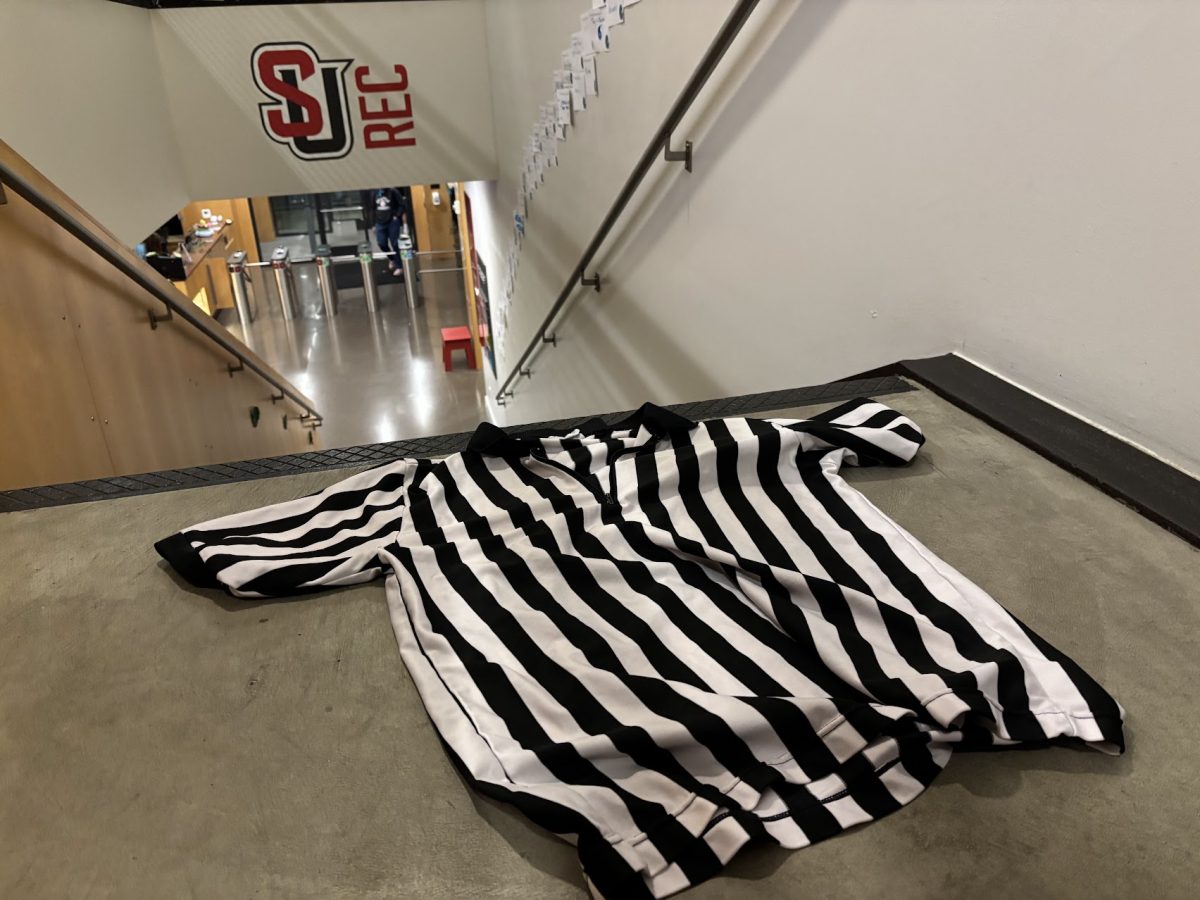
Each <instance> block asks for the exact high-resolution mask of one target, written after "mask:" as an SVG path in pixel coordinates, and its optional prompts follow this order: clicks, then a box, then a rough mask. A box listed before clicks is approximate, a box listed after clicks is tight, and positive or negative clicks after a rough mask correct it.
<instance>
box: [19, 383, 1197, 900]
mask: <svg viewBox="0 0 1200 900" xmlns="http://www.w3.org/2000/svg"><path fill="white" fill-rule="evenodd" d="M883 399H884V400H885V402H888V403H891V404H892V405H894V406H895V407H896V408H898V409H900V410H903V411H904V412H906V413H908V414H909V415H911V416H912V417H913V418H915V419H916V420H917V421H918V422H919V423H920V424H921V425H922V427H923V428H924V429H925V431H926V434H927V435H928V436H929V443H928V444H927V445H926V447H925V449H924V450H923V451H922V453H921V455H920V457H919V458H918V461H917V462H916V463H914V464H913V465H912V466H911V467H910V468H908V469H905V470H899V471H896V470H866V471H856V470H850V476H849V477H850V480H852V481H853V482H854V483H856V484H857V485H858V486H859V487H860V488H861V489H862V490H863V491H864V492H865V493H866V494H867V495H868V496H869V497H870V498H871V499H872V500H873V501H875V502H876V503H877V504H878V505H879V506H881V507H882V508H883V509H884V510H885V511H887V512H888V513H889V514H891V515H892V516H894V517H895V518H896V519H898V520H899V521H900V522H901V523H902V524H904V525H905V526H906V527H907V528H909V529H910V530H911V531H913V532H914V533H915V534H916V535H917V536H918V537H919V538H921V539H922V540H923V541H925V543H927V544H928V545H929V546H930V547H931V548H932V549H933V550H934V551H935V552H937V553H938V554H940V555H941V556H942V557H944V558H945V559H946V560H948V561H949V562H950V563H951V564H953V565H955V566H957V567H958V568H960V569H962V570H963V571H964V572H965V573H966V574H967V575H968V576H970V577H972V578H973V579H975V580H976V581H977V582H978V583H980V584H981V585H982V586H983V587H985V588H986V589H988V590H989V591H991V592H992V593H993V594H994V595H995V596H996V597H997V598H999V599H1000V600H1001V601H1002V602H1004V603H1005V604H1006V605H1008V606H1009V608H1010V609H1012V610H1013V611H1014V612H1015V613H1016V614H1017V615H1018V616H1020V617H1021V618H1022V619H1024V620H1025V621H1026V622H1027V623H1028V624H1029V625H1030V626H1032V627H1033V628H1035V629H1036V630H1037V631H1039V632H1040V633H1041V634H1042V635H1043V636H1045V637H1046V638H1047V639H1049V640H1050V641H1051V642H1053V643H1054V644H1056V645H1057V646H1058V647H1060V648H1061V649H1063V650H1064V651H1066V652H1067V653H1069V654H1070V655H1071V656H1073V657H1074V658H1075V659H1076V660H1077V661H1078V662H1079V663H1081V664H1082V665H1083V666H1084V667H1085V668H1086V669H1087V670H1088V671H1090V672H1091V673H1092V674H1093V675H1095V676H1096V677H1097V678H1098V679H1099V680H1100V681H1101V683H1103V684H1104V686H1105V687H1106V688H1108V689H1109V690H1110V691H1111V692H1112V693H1113V694H1114V695H1115V696H1116V697H1117V698H1118V699H1119V700H1120V701H1121V703H1122V704H1124V706H1125V707H1126V709H1127V710H1128V713H1129V730H1128V737H1129V748H1130V749H1129V752H1128V753H1127V754H1126V755H1125V756H1124V757H1121V758H1119V759H1114V758H1111V757H1106V756H1102V755H1100V754H1099V753H1092V752H1081V751H1076V750H1071V749H1065V748H1061V749H1059V748H1056V749H1050V750H1039V751H1036V752H1028V753H1023V752H1009V753H991V754H975V755H969V754H960V755H958V756H956V757H955V758H954V759H953V760H952V761H951V763H950V765H949V768H948V769H947V771H946V772H945V773H944V774H943V775H942V777H941V778H940V779H939V780H938V781H937V782H936V783H935V784H934V785H933V787H932V788H931V789H930V790H929V791H927V792H926V794H925V795H924V796H923V797H920V798H918V799H917V800H916V801H915V802H914V803H913V804H912V805H910V806H908V807H906V808H905V809H903V810H901V811H900V812H898V813H897V814H895V815H894V816H891V817H889V818H887V819H885V820H883V821H881V822H878V823H875V824H872V825H869V826H867V827H865V828H862V829H859V830H857V831H853V832H851V833H849V834H846V835H843V836H840V837H837V838H834V839H833V840H831V841H828V842H826V843H823V844H820V845H818V846H816V847H812V848H810V849H806V850H800V851H796V852H785V851H781V850H777V849H773V848H752V849H750V850H748V851H746V852H744V853H743V854H741V855H740V856H739V857H738V858H737V859H735V860H734V862H733V863H732V864H731V865H730V866H729V867H728V869H727V870H726V872H725V873H724V874H723V875H722V876H721V877H718V878H716V879H714V880H712V881H710V882H708V883H706V884H704V885H702V886H700V887H699V888H696V889H694V890H693V891H691V892H690V893H689V894H687V895H686V896H688V897H689V898H696V900H699V898H745V897H751V898H753V897H764V898H765V897H772V898H776V897H795V898H801V897H803V898H812V897H820V898H861V897H883V896H886V897H888V898H890V900H905V898H925V897H965V896H971V897H986V898H992V897H1013V898H1030V897H1068V898H1070V897H1079V898H1083V897H1122V898H1125V897H1137V898H1141V897H1154V898H1170V897H1189V896H1195V895H1196V885H1197V883H1200V858H1198V856H1197V851H1196V847H1197V838H1196V835H1197V833H1200V775H1198V774H1197V772H1198V768H1200V767H1198V766H1197V763H1198V762H1200V744H1198V742H1197V737H1196V722H1197V720H1198V719H1200V716H1198V713H1200V701H1198V700H1197V696H1198V694H1200V692H1198V691H1197V684H1200V653H1198V652H1197V651H1198V649H1200V648H1198V647H1197V643H1198V635H1200V603H1198V601H1200V588H1198V585H1200V552H1197V551H1196V550H1195V549H1193V548H1191V547H1190V546H1188V545H1186V544H1184V543H1183V542H1181V541H1179V540H1177V539H1176V538H1174V537H1172V536H1171V535H1169V534H1167V533H1166V532H1164V531H1162V530H1161V529H1159V528H1158V527H1157V526H1155V525H1153V524H1151V523H1149V522H1148V521H1146V520H1145V519H1143V518H1141V517H1140V516H1139V515H1138V514H1136V513H1134V512H1132V511H1131V510H1129V509H1127V508H1125V507H1124V506H1122V505H1121V504H1119V503H1117V502H1115V501H1113V500H1111V499H1109V498H1108V497H1106V496H1104V495H1103V494H1101V493H1099V492H1098V491H1096V490H1094V489H1092V488H1090V487H1088V486H1087V485H1085V484H1083V483H1082V482H1080V481H1078V480H1077V479H1075V478H1073V477H1072V476H1070V475H1068V474H1066V473H1065V472H1063V471H1062V470H1060V469H1057V468H1055V467H1054V466H1052V465H1051V464H1049V463H1047V462H1046V461H1045V460H1043V459H1041V458H1040V457H1038V456H1036V455H1035V454H1033V453H1031V452H1030V451H1028V450H1026V449H1025V448H1023V447H1021V446H1019V445H1018V444H1016V443H1014V442H1012V441H1010V440H1008V439H1007V438H1004V437H1002V436H1000V435H998V434H997V433H996V432H994V431H992V430H991V429H989V428H988V427H986V426H984V425H982V424H981V423H980V422H978V421H977V420H975V419H973V418H972V417H970V416H969V415H966V414H965V413H963V412H961V411H959V410H957V409H956V408H954V407H952V406H950V405H948V404H947V403H945V402H943V401H942V400H940V399H938V398H936V397H934V396H933V395H931V394H928V393H926V392H923V391H918V392H915V393H910V394H900V395H894V396H891V397H889V398H883ZM814 410H815V408H811V409H809V410H807V411H806V412H812V411H814ZM346 474H347V472H345V471H342V472H336V473H313V474H310V475H305V476H297V477H289V478H280V479H273V480H265V481H256V482H251V483H247V484H237V485H229V486H220V487H209V488H201V489H198V490H193V491H185V492H179V493H170V494H159V495H156V496H148V497H138V498H129V499H125V500H113V501H107V502H101V503H93V504H87V505H82V506H72V507H63V508H58V509H48V510H41V511H34V512H25V513H10V514H8V515H4V516H0V547H2V548H3V551H2V553H3V565H0V797H2V798H3V802H0V896H2V897H13V898H17V897H19V898H42V897H46V898H50V897H55V898H57V897H82V896H87V897H114V898H143V897H145V898H164V897H180V896H194V897H202V898H231V897H300V898H341V897H345V898H350V897H354V898H385V897H386V898H392V897H399V898H464V897H511V898H580V897H583V896H584V892H583V888H582V881H581V878H580V876H579V871H578V866H577V863H576V858H575V853H574V850H573V848H571V847H569V846H567V845H566V844H564V843H561V842H560V841H558V840H557V839H556V838H555V837H554V836H552V835H550V834H547V833H545V832H543V831H541V830H539V829H538V828H536V827H534V826H532V825H530V824H529V823H528V822H526V821H525V820H524V819H522V818H521V817H520V816H519V815H517V814H515V813H513V812H511V811H509V810H508V809H507V808H505V807H502V806H499V805H497V804H495V803H492V802H491V801H488V800H485V799H483V798H480V797H478V796H475V795H474V794H473V793H472V792H471V791H470V790H468V789H467V787H466V786H465V785H464V784H463V782H462V781H461V780H460V779H459V777H458V776H457V774H456V772H455V770H454V769H453V768H452V767H451V765H450V764H449V763H448V762H447V759H446V756H445V754H444V753H443V750H442V747H441V746H440V744H439V742H438V740H437V738H436V736H435V734H434V732H433V731H432V730H431V728H430V725H429V723H428V721H427V719H426V716H425V713H424V711H423V709H422V707H421V704H420V702H419V701H418V698H417V696H416V694H415V692H414V690H413V687H412V685H411V683H410V681H409V679H408V676H407V674H406V672H405V670H404V668H403V666H402V664H401V661H400V658H399V655H398V653H397V651H396V647H395V643H394V640H393V637H392V633H391V628H390V626H389V624H388V617H387V610H386V606H385V601H384V597H383V589H382V587H381V586H380V585H378V584H375V585H367V586H362V587H358V588H352V589H348V590H343V591H337V592H333V593H328V594H319V595H314V596H310V597H308V598H306V599H303V600H297V601H286V602H267V603H247V602H241V601H232V600H230V599H228V598H226V597H224V596H223V595H221V594H218V593H215V592H208V591H199V590H194V589H190V588H188V587H186V586H184V585H183V584H182V583H181V582H179V581H178V580H177V579H175V578H173V577H172V575H171V574H170V573H169V572H168V571H167V570H166V569H165V568H164V565H163V564H162V563H161V562H160V561H159V560H158V558H157V556H156V555H155V554H154V551H153V549H152V548H151V542H152V541H153V540H155V539H157V538H160V537H163V536H165V535H166V534H168V533H170V532H172V531H174V530H176V529H178V528H179V527H181V526H184V525H187V524H190V523H193V522H196V521H198V520H202V519H207V518H210V517H213V516H217V515H221V514H225V513H228V512H233V511H237V510H242V509H246V508H248V507H251V506H257V505H260V504H264V503H268V502H274V501H277V500H282V499H285V498H291V497H295V496H298V495H300V494H304V493H307V492H309V491H313V490H316V489H318V488H320V487H321V486H323V485H325V484H328V483H330V482H332V481H335V480H337V479H340V478H342V477H345V475H346Z"/></svg>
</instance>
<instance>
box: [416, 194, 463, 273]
mask: <svg viewBox="0 0 1200 900" xmlns="http://www.w3.org/2000/svg"><path fill="white" fill-rule="evenodd" d="M438 193H439V194H440V195H441V200H442V202H441V203H440V204H439V205H437V206H434V205H433V191H432V190H431V189H430V188H429V187H428V186H427V185H421V184H414V185H413V186H412V204H413V218H415V219H416V229H417V249H419V250H426V251H428V250H437V251H444V252H446V253H453V252H454V215H453V214H452V212H451V210H450V189H449V186H448V185H445V184H443V185H440V186H439V187H438ZM439 259H442V257H439V256H432V257H426V261H425V262H423V263H422V265H423V266H425V267H426V268H432V267H433V265H434V264H435V262H434V261H437V260H439ZM437 264H438V265H443V264H445V261H444V259H442V262H438V263H437Z"/></svg>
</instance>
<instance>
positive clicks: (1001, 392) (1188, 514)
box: [858, 355, 1200, 547]
mask: <svg viewBox="0 0 1200 900" xmlns="http://www.w3.org/2000/svg"><path fill="white" fill-rule="evenodd" d="M887 370H888V371H890V372H891V373H893V374H898V375H904V376H907V377H909V378H912V379H913V380H914V381H916V382H918V383H919V384H921V385H923V386H925V387H927V388H928V389H929V390H931V391H933V392H934V393H936V394H938V395H940V396H942V397H944V398H946V399H947V400H949V401H950V402H951V403H953V404H954V405H955V406H958V407H961V408H962V409H964V410H966V411H967V412H969V413H971V414H972V415H973V416H975V417H977V418H979V419H981V420H983V421H984V422H986V423H987V424H989V425H991V426H992V427H993V428H995V429H996V430H997V431H1001V432H1003V433H1004V434H1006V435H1008V436H1009V437H1011V438H1014V439H1015V440H1017V441H1020V442H1021V443H1022V444H1024V445H1025V446H1027V447H1030V448H1031V449H1033V450H1035V451H1037V452H1038V453H1039V454H1041V455H1042V456H1044V457H1046V458H1047V459H1049V460H1051V461H1052V462H1054V463H1056V464H1058V465H1059V466H1062V467H1063V468H1064V469H1066V470H1067V471H1069V472H1071V473H1072V474H1074V475H1077V476H1078V477H1080V478H1082V479H1084V480H1085V481H1087V482H1088V483H1090V484H1093V485H1095V486H1096V487H1098V488H1100V490H1102V491H1104V492H1105V493H1106V494H1109V495H1111V496H1113V497H1115V498H1117V499H1118V500H1120V501H1121V502H1123V503H1125V504H1127V505H1129V506H1131V507H1133V508H1134V509H1136V510H1137V511H1138V512H1140V513H1141V514H1142V515H1144V516H1145V517H1146V518H1148V519H1150V520H1152V521H1154V522H1156V523H1158V524H1159V525H1161V526H1162V527H1163V528H1166V529H1167V530H1168V531H1171V532H1173V533H1174V534H1177V535H1179V536H1180V537H1181V538H1183V539H1184V540H1186V541H1188V542H1189V543H1191V544H1194V545H1195V546H1198V547H1200V481H1197V480H1196V479H1195V478H1192V477H1190V476H1189V475H1187V474H1185V473H1184V472H1181V471H1180V470H1179V469H1176V468H1174V467H1172V466H1169V465H1167V464H1166V463H1164V462H1161V461H1160V460H1157V459H1155V458H1154V457H1153V456H1150V455H1149V454H1147V453H1144V452H1143V451H1141V450H1138V449H1137V448H1136V447H1133V446H1131V445H1129V444H1127V443H1125V442H1124V441H1122V440H1119V439H1118V438H1115V437H1113V436H1112V435H1110V434H1107V433H1105V432H1103V431H1101V430H1100V429H1099V428H1096V427H1095V426H1094V425H1089V424H1088V423H1087V422H1084V421H1083V420H1081V419H1077V418H1076V417H1074V416H1072V415H1070V414H1069V413H1065V412H1063V411H1062V410H1061V409H1058V408H1057V407H1054V406H1051V405H1050V404H1049V403H1046V402H1045V401H1044V400H1039V399H1038V398H1037V397H1034V396H1033V395H1032V394H1029V393H1027V392H1026V391H1023V390H1021V389H1020V388H1018V387H1016V386H1014V385H1012V384H1009V383H1008V382H1007V381H1004V380H1003V379H1001V378H997V377H996V376H995V375H992V374H991V373H990V372H987V371H984V370H983V369H981V368H979V367H978V366H976V365H974V364H973V363H971V362H969V361H968V360H965V359H963V358H962V357H961V356H953V355H948V356H936V357H932V358H930V359H913V360H906V361H905V362H902V363H898V364H897V365H895V366H891V367H887ZM882 371H883V370H878V369H876V370H874V371H873V372H871V373H869V374H870V375H879V374H882ZM867 374H868V373H864V375H867ZM858 377H862V376H858Z"/></svg>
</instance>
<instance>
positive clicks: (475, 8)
mask: <svg viewBox="0 0 1200 900" xmlns="http://www.w3.org/2000/svg"><path fill="white" fill-rule="evenodd" d="M152 18H153V21H154V31H155V36H156V38H157V45H158V51H159V56H160V58H161V64H162V72H163V77H164V80H165V83H166V85H167V90H168V93H169V94H170V97H171V110H172V115H173V119H174V123H175V128H176V129H177V132H178V137H179V143H180V145H181V147H182V149H183V162H184V168H185V170H186V172H187V181H188V188H189V193H190V194H191V196H192V197H194V198H204V197H240V196H246V195H263V194H291V193H304V192H309V191H330V190H351V189H357V188H368V187H374V186H377V185H380V184H421V183H429V182H445V181H457V180H462V179H469V178H493V177H495V173H496V162H495V150H494V146H493V134H492V106H491V96H490V93H489V90H488V70H487V49H486V39H485V34H484V28H483V10H482V0H436V2H434V0H430V2H423V3H422V2H405V3H395V4H380V3H339V4H331V5H324V4H317V5H311V4H310V5H299V6H296V5H280V6H254V7H230V8H222V7H220V5H219V4H217V5H216V7H215V8H213V9H204V8H194V9H174V10H161V11H156V12H155V13H154V14H153V16H152ZM282 41H303V42H306V43H308V44H309V45H310V46H311V47H312V48H313V49H314V50H315V51H316V52H317V54H318V55H319V56H320V57H321V58H322V59H353V60H354V61H355V65H361V64H365V65H368V66H370V68H371V72H372V74H373V77H374V78H376V80H381V79H382V77H383V76H385V75H390V74H391V73H392V66H393V65H395V64H400V65H403V66H404V67H405V68H406V69H407V73H408V78H409V93H410V94H411V102H412V111H413V121H414V125H415V128H414V130H413V132H412V133H413V135H414V136H415V137H416V140H417V142H416V145H415V146H413V147H401V148H392V149H367V148H366V147H365V145H364V142H363V141H362V140H361V134H358V135H357V136H356V141H355V145H354V148H353V150H352V151H351V152H350V154H349V155H348V156H346V157H345V158H342V159H330V160H308V161H306V160H302V159H299V158H297V157H296V156H295V155H293V154H292V153H291V151H290V150H289V149H288V147H287V146H285V145H282V144H278V143H275V142H273V141H272V140H270V139H269V138H268V137H267V135H266V134H265V133H264V130H263V126H262V123H261V120H260V115H259V104H260V103H262V102H264V101H266V100H267V98H266V97H265V96H264V95H263V94H262V93H260V91H259V90H258V88H257V87H256V86H255V83H254V80H253V78H252V76H251V67H250V59H251V54H252V52H253V51H254V48H255V47H256V46H258V45H259V44H262V43H266V42H282ZM347 79H348V82H349V84H350V85H351V89H352V93H351V96H350V106H351V108H352V111H353V114H354V123H355V130H356V132H358V131H359V130H360V129H359V126H360V125H361V119H360V118H359V116H358V107H357V101H356V97H355V95H354V93H353V82H354V78H353V69H351V71H350V73H349V74H348V75H347ZM398 103H401V101H394V102H393V105H396V104H398ZM372 106H374V104H372Z"/></svg>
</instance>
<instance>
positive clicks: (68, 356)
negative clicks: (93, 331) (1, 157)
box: [0, 190, 112, 488]
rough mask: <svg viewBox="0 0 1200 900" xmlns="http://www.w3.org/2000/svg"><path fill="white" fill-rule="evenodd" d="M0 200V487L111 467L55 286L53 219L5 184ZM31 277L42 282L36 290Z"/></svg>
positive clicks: (84, 474) (71, 326)
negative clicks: (31, 211)
mask: <svg viewBox="0 0 1200 900" xmlns="http://www.w3.org/2000/svg"><path fill="white" fill-rule="evenodd" d="M7 194H8V203H7V204H6V205H4V206H0V416H2V417H3V421H4V425H3V430H2V431H0V488H6V487H20V486H28V485H34V484H46V483H47V482H51V481H59V480H62V479H60V478H59V475H60V474H61V473H62V472H66V471H70V472H73V473H76V475H75V477H77V478H78V479H85V478H95V477H98V476H101V475H106V474H109V473H111V472H112V460H111V458H110V457H109V454H108V448H107V446H106V444H105V442H104V435H103V433H102V428H103V426H102V424H101V422H100V421H99V420H98V419H97V418H96V409H95V404H94V403H93V401H92V393H91V385H90V384H89V381H88V377H87V372H86V371H85V370H84V367H83V360H82V359H81V358H80V355H79V346H78V344H77V343H76V339H75V331H76V328H77V325H76V323H75V322H74V321H73V320H71V319H70V317H69V316H68V313H67V302H66V298H65V297H64V296H63V294H62V292H61V291H58V290H56V289H55V287H56V284H57V272H56V266H55V265H54V263H55V261H56V260H55V257H56V255H57V248H56V246H55V244H54V241H53V234H52V230H53V228H54V226H53V224H52V223H51V222H49V221H48V220H47V219H46V218H45V217H43V216H41V215H40V214H36V213H35V215H36V218H35V219H33V220H32V221H29V219H30V217H29V216H27V215H25V214H24V212H25V210H23V209H22V206H23V201H22V200H21V199H20V198H19V197H16V196H14V195H13V193H12V191H11V190H10V191H8V192H7ZM31 285H41V286H42V287H41V288H40V289H39V290H37V292H36V293H31V292H30V286H31Z"/></svg>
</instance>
